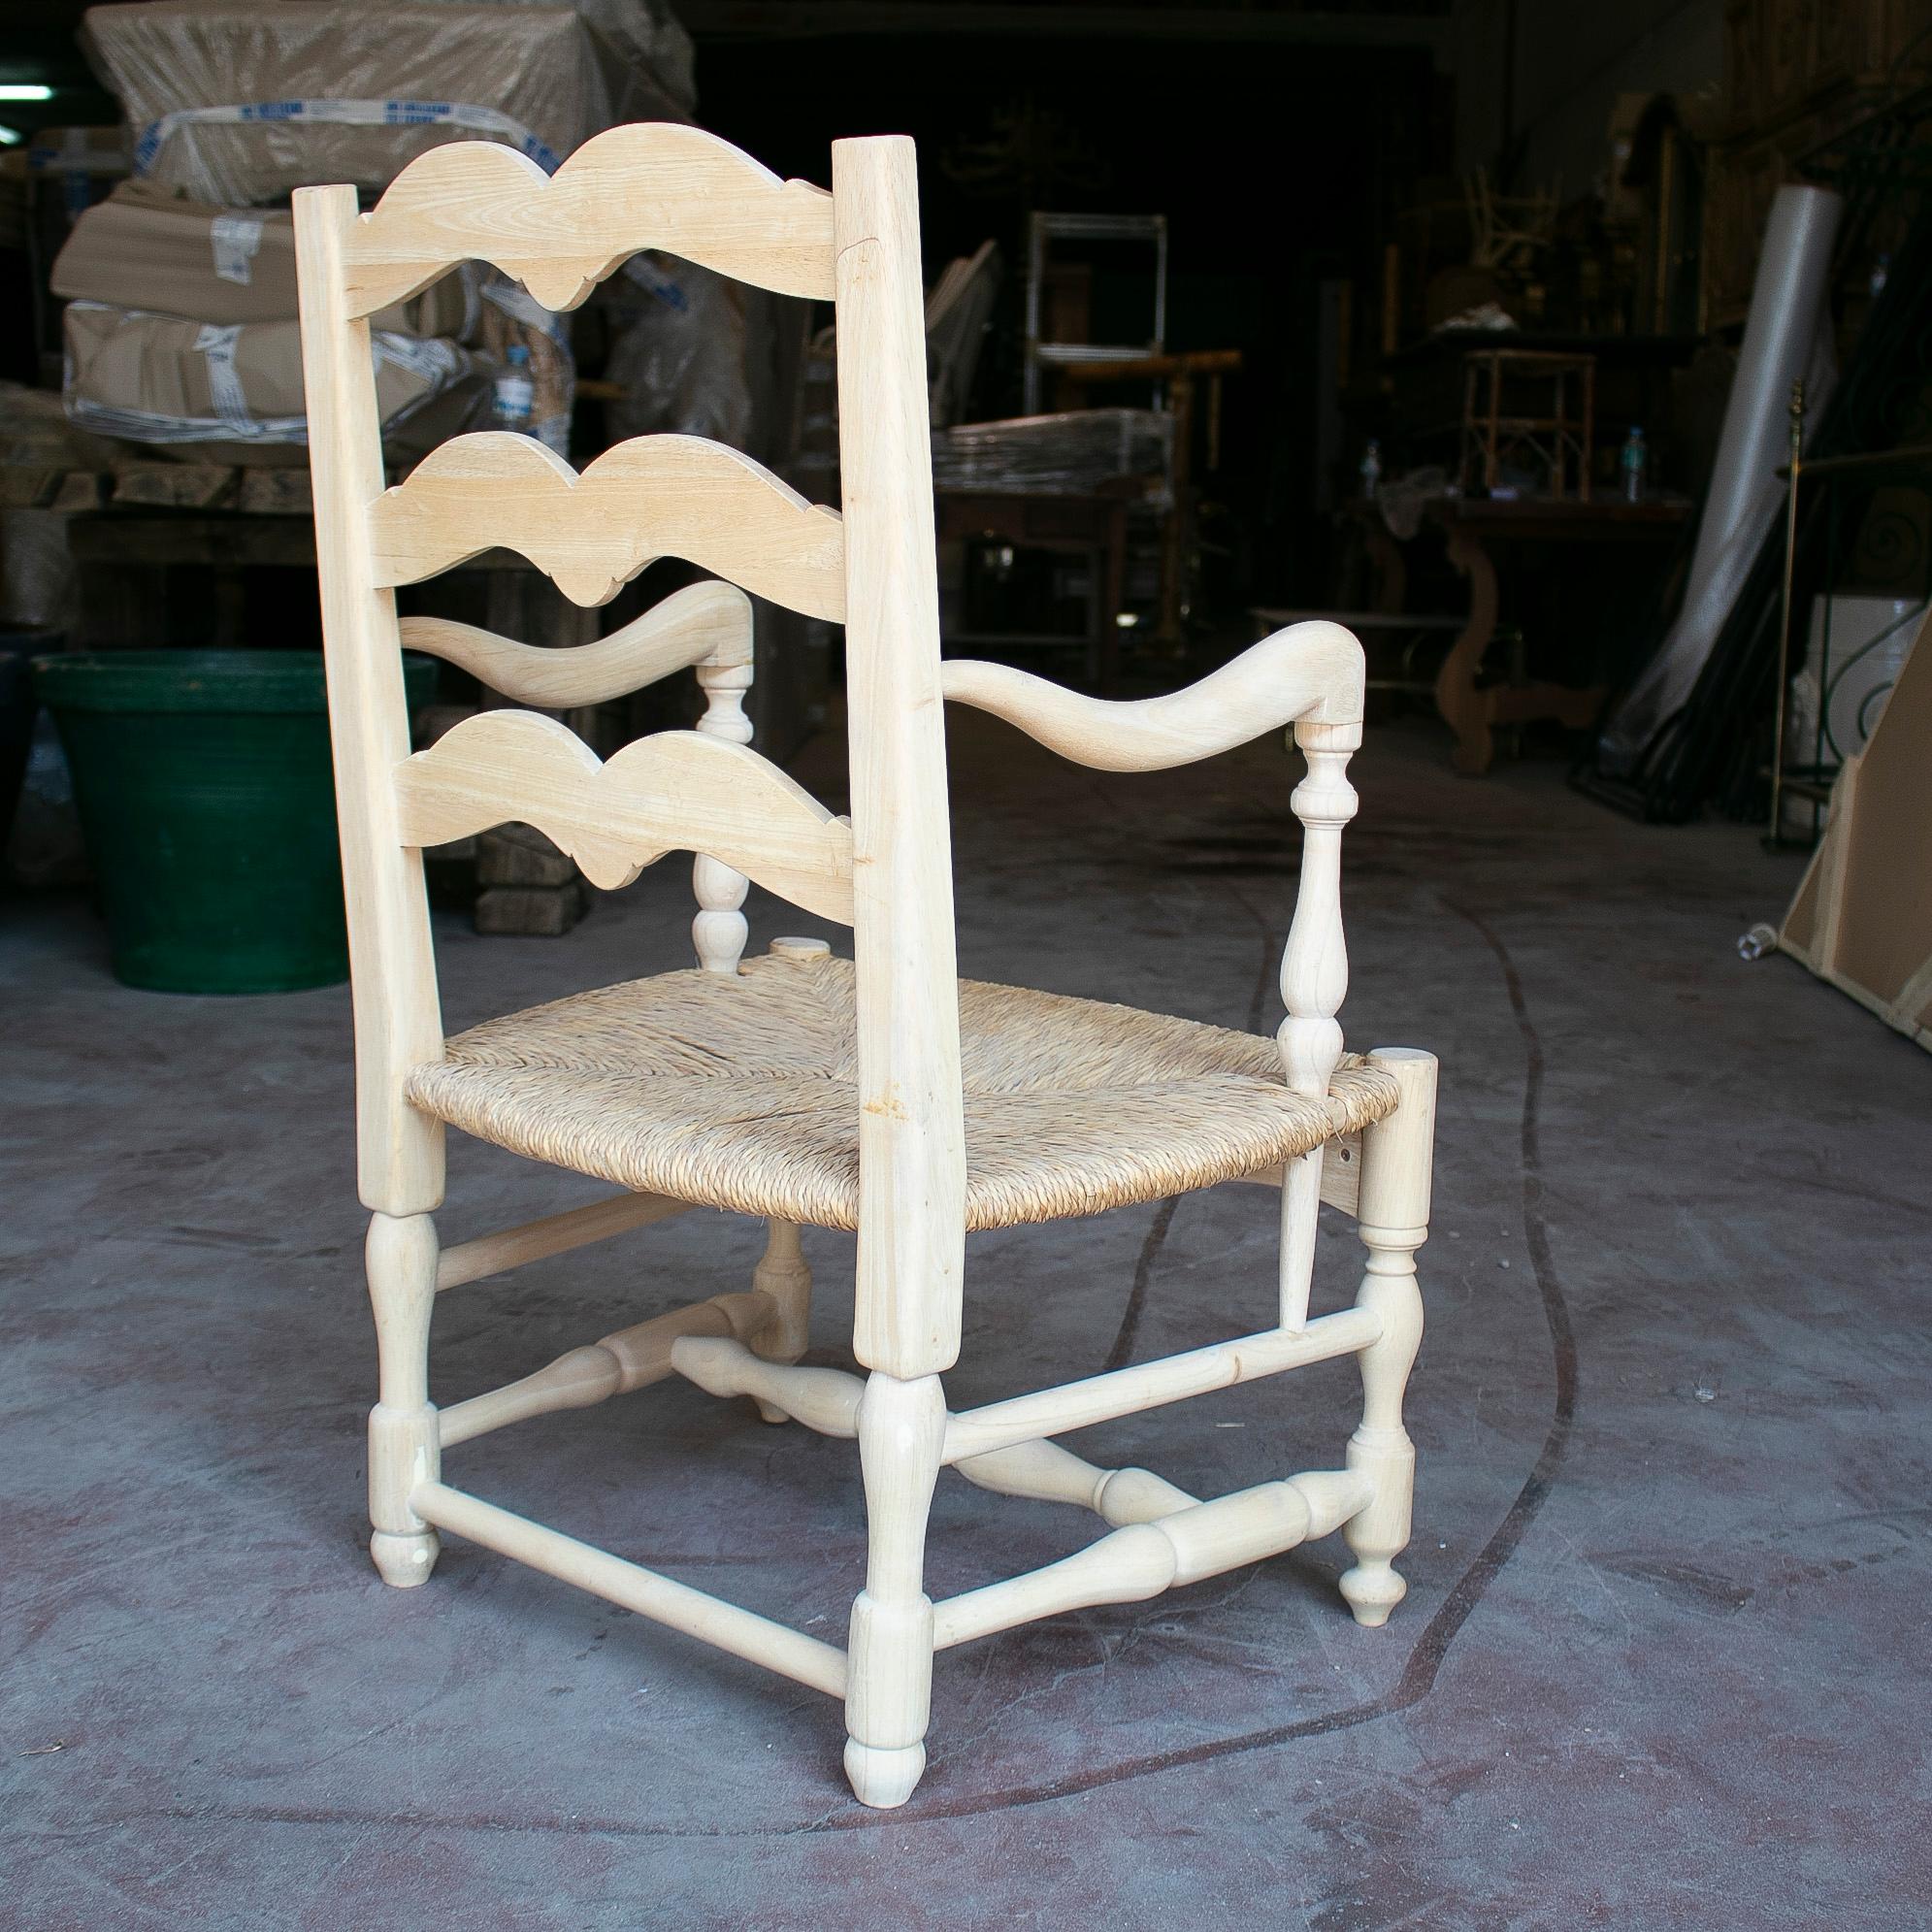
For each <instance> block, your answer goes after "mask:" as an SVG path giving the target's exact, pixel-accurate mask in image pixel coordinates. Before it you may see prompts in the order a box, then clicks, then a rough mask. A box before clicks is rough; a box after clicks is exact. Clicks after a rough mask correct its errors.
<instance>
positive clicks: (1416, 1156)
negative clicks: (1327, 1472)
mask: <svg viewBox="0 0 1932 1932" xmlns="http://www.w3.org/2000/svg"><path fill="white" fill-rule="evenodd" d="M1368 1058H1369V1063H1370V1064H1372V1065H1374V1066H1378V1067H1380V1068H1382V1070H1383V1071H1384V1072H1387V1073H1392V1074H1393V1075H1394V1076H1395V1078H1396V1080H1397V1081H1398V1082H1399V1083H1400V1084H1401V1089H1402V1099H1401V1104H1400V1105H1399V1106H1398V1107H1397V1108H1396V1109H1395V1111H1394V1112H1393V1113H1392V1114H1391V1115H1389V1116H1388V1117H1387V1118H1386V1119H1384V1120H1381V1121H1378V1122H1376V1123H1375V1124H1374V1125H1373V1126H1372V1127H1369V1128H1365V1129H1364V1130H1362V1136H1361V1195H1360V1198H1359V1202H1358V1213H1359V1223H1360V1233H1361V1239H1362V1244H1363V1246H1364V1247H1366V1248H1367V1250H1368V1269H1367V1272H1366V1273H1365V1274H1364V1275H1363V1277H1362V1283H1361V1291H1360V1293H1359V1294H1358V1295H1357V1296H1356V1305H1357V1306H1358V1307H1361V1308H1372V1309H1373V1310H1374V1311H1375V1312H1376V1314H1377V1315H1379V1316H1380V1317H1381V1318H1382V1336H1381V1339H1380V1340H1379V1341H1376V1342H1374V1343H1372V1344H1371V1345H1370V1346H1369V1347H1368V1348H1365V1349H1364V1350H1363V1351H1362V1352H1361V1356H1360V1362H1361V1397H1362V1402H1361V1424H1360V1426H1359V1428H1358V1429H1357V1430H1356V1432H1355V1434H1354V1435H1353V1436H1351V1437H1350V1438H1349V1449H1348V1466H1349V1468H1350V1469H1352V1470H1357V1471H1359V1472H1360V1473H1361V1474H1362V1475H1364V1476H1366V1477H1367V1478H1368V1479H1369V1481H1370V1482H1371V1483H1372V1484H1373V1485H1374V1491H1375V1492H1374V1497H1373V1500H1372V1501H1371V1502H1370V1503H1369V1505H1368V1507H1367V1508H1366V1509H1364V1510H1363V1511H1361V1513H1360V1514H1359V1515H1358V1516H1355V1517H1353V1518H1351V1519H1350V1521H1349V1523H1347V1525H1346V1526H1345V1527H1344V1529H1343V1531H1342V1534H1343V1536H1344V1537H1345V1538H1346V1539H1347V1541H1348V1545H1349V1548H1350V1549H1351V1550H1352V1551H1354V1553H1355V1559H1356V1560H1355V1566H1354V1568H1353V1569H1350V1570H1349V1571H1347V1572H1346V1573H1345V1574H1344V1575H1343V1577H1342V1586H1341V1587H1342V1594H1343V1595H1344V1596H1345V1597H1346V1598H1347V1599H1348V1602H1349V1607H1350V1609H1351V1610H1353V1611H1354V1612H1355V1620H1356V1621H1357V1622H1358V1623H1365V1624H1369V1625H1375V1624H1380V1623H1385V1622H1387V1621H1388V1620H1389V1613H1390V1612H1391V1611H1392V1609H1394V1607H1395V1606H1396V1604H1398V1603H1399V1602H1401V1600H1402V1597H1403V1595H1404V1593H1405V1592H1406V1591H1407V1589H1408V1585H1407V1584H1406V1583H1404V1582H1403V1580H1402V1578H1401V1577H1400V1576H1398V1575H1397V1574H1396V1572H1395V1569H1394V1565H1393V1561H1392V1559H1393V1558H1394V1557H1395V1556H1396V1555H1399V1554H1400V1553H1401V1552H1402V1550H1403V1549H1405V1548H1406V1547H1407V1545H1408V1541H1409V1510H1410V1503H1411V1499H1412V1497H1413V1495H1414V1492H1415V1483H1416V1451H1415V1445H1414V1444H1413V1443H1412V1442H1411V1441H1410V1440H1409V1434H1408V1431H1407V1430H1406V1429H1405V1428H1404V1427H1403V1426H1402V1395H1403V1392H1404V1391H1405V1390H1406V1389H1407V1387H1408V1382H1409V1370H1410V1368H1411V1366H1412V1365H1413V1364H1414V1362H1415V1359H1416V1350H1417V1348H1418V1347H1419V1346H1420V1345H1421V1342H1422V1338H1423V1298H1422V1295H1421V1293H1419V1291H1418V1290H1417V1287H1416V1250H1417V1249H1418V1248H1420V1247H1421V1246H1422V1245H1423V1243H1424V1241H1425V1240H1427V1239H1428V1216H1429V1169H1430V1164H1431V1162H1432V1159H1433V1155H1434V1146H1435V1077H1436V1064H1435V1057H1434V1056H1433V1055H1432V1054H1427V1053H1420V1052H1416V1051H1414V1050H1412V1049H1410V1048H1407V1047H1378V1048H1376V1050H1375V1051H1374V1052H1373V1053H1371V1054H1370V1055H1369V1057H1368Z"/></svg>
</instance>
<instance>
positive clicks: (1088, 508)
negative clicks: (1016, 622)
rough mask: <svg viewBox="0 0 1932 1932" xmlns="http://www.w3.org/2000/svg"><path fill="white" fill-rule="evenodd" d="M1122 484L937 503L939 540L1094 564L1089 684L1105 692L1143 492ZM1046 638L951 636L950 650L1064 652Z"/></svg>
mask: <svg viewBox="0 0 1932 1932" xmlns="http://www.w3.org/2000/svg"><path fill="white" fill-rule="evenodd" d="M1144 487H1145V486H1144V484H1143V483H1142V481H1141V479H1140V478H1138V477H1124V478H1123V479H1122V487H1121V489H1120V491H1119V493H1118V494H1115V493H1111V492H1110V493H1105V494H1100V495H1095V496H1079V497H1049V496H1020V495H1015V494H1011V493H1008V492H1005V491H998V490H944V489H942V490H939V491H937V492H936V493H935V495H934V503H935V506H936V509H937V514H938V525H939V540H940V541H941V542H946V541H949V540H953V541H957V540H974V539H980V540H993V541H997V542H1001V543H1011V544H1013V545H1015V546H1016V547H1020V548H1025V549H1029V550H1058V551H1070V552H1072V553H1074V554H1075V555H1078V556H1084V557H1086V558H1088V559H1089V560H1090V563H1091V566H1092V569H1093V573H1094V576H1093V595H1092V597H1091V598H1090V599H1089V602H1088V607H1089V611H1090V616H1089V621H1088V628H1087V639H1086V643H1087V682H1088V685H1089V686H1090V687H1091V688H1092V689H1094V690H1105V689H1106V688H1107V687H1108V686H1109V685H1110V684H1111V683H1112V682H1113V677H1114V671H1115V667H1116V664H1117V661H1118V659H1119V655H1120V621H1119V620H1120V607H1121V587H1122V582H1123V579H1124V578H1125V576H1126V573H1127V511H1128V505H1129V504H1130V502H1133V501H1135V500H1137V499H1138V498H1139V497H1140V496H1141V495H1142V493H1143V491H1144ZM1073 641H1075V639H1070V638H1067V637H1064V636H1059V635H1048V634H1035V633H1006V632H985V633H981V632H971V633H966V632H948V633H947V636H946V642H947V643H948V644H999V643H1007V644H1065V643H1070V642H1073Z"/></svg>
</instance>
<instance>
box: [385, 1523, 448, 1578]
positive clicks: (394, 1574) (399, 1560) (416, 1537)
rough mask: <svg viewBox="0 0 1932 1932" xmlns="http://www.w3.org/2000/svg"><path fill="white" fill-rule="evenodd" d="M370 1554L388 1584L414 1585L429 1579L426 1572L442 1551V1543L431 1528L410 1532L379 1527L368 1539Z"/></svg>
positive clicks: (428, 1571) (434, 1566) (433, 1564)
mask: <svg viewBox="0 0 1932 1932" xmlns="http://www.w3.org/2000/svg"><path fill="white" fill-rule="evenodd" d="M369 1554H370V1555H372V1556H373V1557H375V1559H376V1567H377V1570H378V1571H380V1572H381V1576H382V1581H383V1582H384V1583H385V1584H387V1585H388V1586H389V1587H390V1588H392V1589H414V1588H416V1586H417V1585H418V1584H426V1583H428V1582H429V1573H430V1572H431V1571H432V1570H433V1569H435V1568H436V1559H437V1557H438V1556H440V1555H442V1541H441V1539H440V1538H439V1537H438V1536H437V1533H436V1531H435V1530H433V1529H425V1530H421V1531H418V1532H416V1533H415V1534H413V1535H409V1536H398V1535H394V1534H392V1533H391V1532H390V1531H388V1530H386V1529H378V1530H377V1531H376V1533H375V1534H374V1535H373V1536H371V1537H370V1539H369Z"/></svg>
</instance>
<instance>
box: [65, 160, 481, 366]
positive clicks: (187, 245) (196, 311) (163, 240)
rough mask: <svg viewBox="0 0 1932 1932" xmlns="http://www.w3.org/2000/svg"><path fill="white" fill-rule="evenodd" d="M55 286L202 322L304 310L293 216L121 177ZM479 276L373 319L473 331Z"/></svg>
mask: <svg viewBox="0 0 1932 1932" xmlns="http://www.w3.org/2000/svg"><path fill="white" fill-rule="evenodd" d="M51 284H52V288H53V292H54V294H56V295H59V296H63V297H65V298H66V299H67V300H69V301H73V302H100V303H106V304H108V305H109V306H110V307H113V308H116V309H128V310H144V311H148V312H149V313H152V314H157V315H182V316H186V317H188V318H189V319H191V320H193V321H197V322H217V323H237V322H239V323H253V322H290V321H293V320H294V319H295V317H296V315H297V313H298V312H299V310H298V304H297V300H296V287H295V222H294V217H293V216H292V215H290V214H287V213H283V212H281V211H280V210H278V209H263V208H217V207H214V206H212V205H211V204H209V203H207V202H199V201H190V200H188V199H187V198H186V197H185V196H182V195H179V194H176V193H174V192H173V191H171V190H170V189H167V188H164V187H161V186H158V185H157V184H156V183H154V182H152V181H123V182H122V183H121V184H120V185H119V186H118V187H116V188H115V191H114V193H113V194H111V195H110V196H109V197H108V199H107V200H106V201H104V202H102V203H100V204H99V205H98V206H97V207H94V208H90V209H88V210H87V211H86V212H85V213H83V214H82V216H81V218H80V219H79V220H78V221H77V222H76V223H75V224H74V232H73V233H72V235H71V236H70V237H69V238H68V241H67V245H66V246H65V247H63V248H62V249H61V251H60V253H59V255H58V256H57V257H56V258H55V260H54V264H53V274H52V278H51ZM476 310H477V301H476V295H475V278H474V277H471V278H466V277H465V276H464V275H463V274H462V273H461V272H456V273H452V274H450V275H446V276H444V277H443V278H442V280H441V281H439V282H437V283H436V284H435V285H434V286H433V287H431V288H427V289H425V290H424V291H423V293H422V294H420V295H418V296H416V297H414V298H413V299H412V300H410V301H409V302H399V303H396V304H393V305H392V306H391V307H389V308H387V309H384V310H381V311H378V312H377V314H376V315H374V316H372V317H371V318H370V326H371V327H372V328H375V329H382V330H389V331H393V332H395V333H397V334H401V335H407V336H446V337H449V338H451V339H452V340H455V341H462V340H465V339H466V338H468V337H469V336H470V335H471V333H472V332H473V330H474V329H475V324H476Z"/></svg>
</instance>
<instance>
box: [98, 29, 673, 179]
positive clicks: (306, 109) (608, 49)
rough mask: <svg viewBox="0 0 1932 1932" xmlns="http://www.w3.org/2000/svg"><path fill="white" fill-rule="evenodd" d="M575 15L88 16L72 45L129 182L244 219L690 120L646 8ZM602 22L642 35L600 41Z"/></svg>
mask: <svg viewBox="0 0 1932 1932" xmlns="http://www.w3.org/2000/svg"><path fill="white" fill-rule="evenodd" d="M587 10H588V14H589V16H590V17H587V16H586V14H584V13H579V12H578V11H577V9H576V8H575V7H572V6H555V7H531V6H512V5H503V4H494V5H493V4H487V3H486V4H480V5H479V4H475V0H467V3H466V4H460V5H445V4H442V0H399V3H398V4H393V5H384V6H383V7H382V8H381V9H380V12H379V15H378V14H377V10H376V9H375V8H374V7H373V6H372V5H369V4H363V0H275V4H264V0H145V3H144V4H141V5H121V6H110V7H94V8H90V9H89V10H88V12H87V15H86V17H85V21H84V25H83V28H82V41H83V45H84V46H85V48H86V49H87V52H88V54H89V57H90V58H91V59H92V61H93V63H94V65H95V67H96V69H97V70H98V72H99V73H100V75H101V78H102V80H103V81H104V82H106V84H107V85H108V87H109V88H110V89H111V90H112V91H113V92H114V93H115V94H116V95H117V96H118V97H119V98H120V101H121V104H122V106H123V107H124V108H125V110H126V113H127V117H128V119H129V121H130V122H132V124H133V126H134V130H135V152H134V165H135V171H136V173H137V174H142V175H147V176H150V177H152V178H153V179H154V180H158V181H162V182H165V183H167V184H168V185H170V186H174V187H179V188H181V189H183V190H185V191H186V192H188V193H190V194H192V195H195V196H197V197H199V198H200V199H202V200H204V201H211V202H219V203H223V204H226V205H229V206H240V205H245V204H250V203H264V202H278V201H283V200H285V199H286V198H287V196H288V194H289V193H290V191H291V190H293V189H295V188H297V187H300V186H303V185H305V184H306V183H309V182H312V181H352V182H354V183H356V184H357V185H358V186H361V187H364V188H368V189H371V190H375V189H379V188H381V187H383V186H385V185H386V184H387V183H388V182H389V181H390V180H392V179H393V178H394V177H395V175H396V174H397V172H398V171H399V170H400V169H402V168H403V167H404V166H406V165H407V164H408V163H409V161H412V160H413V159H414V158H415V157H416V156H417V155H418V154H421V153H424V152H426V151H427V150H428V149H429V148H431V147H438V146H441V145H442V143H444V142H449V141H471V140H475V139H478V138H479V137H480V138H483V139H488V140H495V141H501V142H504V143H505V144H507V145H508V146H510V147H517V148H520V149H521V150H522V151H523V152H524V153H526V154H529V155H530V156H531V157H532V158H533V159H534V160H536V161H538V162H539V163H540V165H541V166H543V167H545V168H555V167H556V166H557V165H558V163H559V162H560V161H561V160H562V159H563V157H564V156H565V155H567V154H569V153H570V152H571V151H572V150H573V148H575V147H578V146H580V145H581V144H582V143H583V142H585V141H587V140H588V139H589V138H590V137H591V136H592V135H593V134H596V133H597V132H599V131H600V130H601V129H603V128H606V127H610V126H613V125H615V124H616V123H617V122H618V121H621V120H648V119H672V120H681V119H688V118H689V110H690V98H691V96H690V45H689V42H688V41H687V40H685V39H684V37H683V33H682V29H681V28H680V29H676V31H675V33H672V32H671V26H672V25H674V22H673V23H670V24H667V20H668V16H663V15H662V14H661V12H660V11H659V10H656V9H653V8H650V7H647V6H645V5H643V4H642V0H587ZM605 16H608V17H609V19H611V20H616V21H622V20H625V19H629V20H631V21H633V22H634V23H635V24H636V27H637V31H636V32H635V33H633V34H631V35H629V36H628V37H620V38H619V39H618V40H612V39H610V38H608V37H606V31H605V30H602V29H604V28H605ZM378 21H379V31H376V30H373V28H374V27H375V26H376V24H377V22H378ZM639 41H648V42H649V43H650V44H652V45H662V47H663V49H664V50H665V53H666V57H667V58H668V59H669V60H670V62H671V68H672V71H671V74H670V76H669V78H667V79H660V78H658V77H657V75H656V74H655V72H654V70H653V69H652V68H651V67H649V66H647V65H642V64H640V63H639V58H638V55H637V52H636V50H635V49H636V47H637V45H638V44H639Z"/></svg>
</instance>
